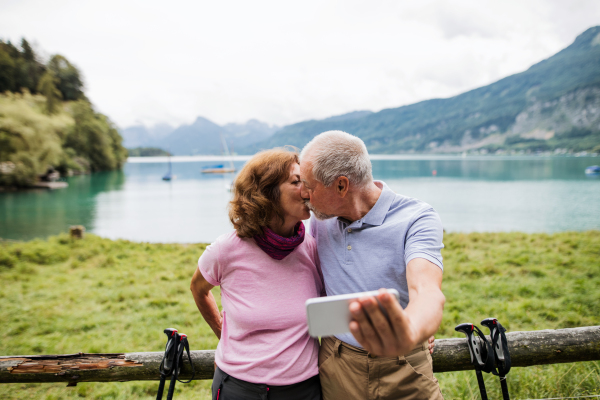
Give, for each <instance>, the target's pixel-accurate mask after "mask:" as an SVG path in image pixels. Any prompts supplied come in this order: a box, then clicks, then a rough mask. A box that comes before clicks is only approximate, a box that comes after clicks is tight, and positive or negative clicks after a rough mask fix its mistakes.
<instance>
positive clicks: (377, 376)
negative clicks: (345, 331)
mask: <svg viewBox="0 0 600 400" xmlns="http://www.w3.org/2000/svg"><path fill="white" fill-rule="evenodd" d="M432 365H433V364H432V360H431V355H430V354H429V350H428V346H427V343H423V345H421V346H419V347H417V348H416V349H414V350H413V351H411V352H410V353H408V354H407V355H406V356H404V357H375V356H371V355H369V353H367V352H366V351H365V350H363V349H361V348H358V347H354V346H350V345H349V344H346V343H344V342H342V341H341V340H339V339H336V338H335V337H326V338H322V339H321V349H320V351H319V376H320V378H321V390H322V393H323V400H338V399H339V400H355V399H356V400H366V399H369V400H375V399H377V400H387V399H407V400H409V399H415V400H417V399H418V400H422V399H427V400H443V397H442V392H441V391H440V387H439V385H438V381H437V379H435V377H434V376H433V366H432Z"/></svg>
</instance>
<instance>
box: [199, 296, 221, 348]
mask: <svg viewBox="0 0 600 400" xmlns="http://www.w3.org/2000/svg"><path fill="white" fill-rule="evenodd" d="M192 293H193V295H194V301H195V302H196V306H197V307H198V310H199V311H200V314H202V317H203V318H204V320H205V321H206V323H207V324H208V326H210V328H211V329H212V330H213V332H214V333H215V335H217V338H219V340H220V339H221V327H222V323H223V318H222V317H221V314H220V313H219V307H218V306H217V301H216V300H215V297H214V296H213V294H212V293H211V292H210V291H209V292H206V293H196V292H194V291H192Z"/></svg>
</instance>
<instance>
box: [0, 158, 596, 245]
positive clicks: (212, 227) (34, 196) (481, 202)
mask: <svg viewBox="0 0 600 400" xmlns="http://www.w3.org/2000/svg"><path fill="white" fill-rule="evenodd" d="M217 160H218V157H173V164H172V165H173V174H174V175H175V176H176V179H174V180H173V181H171V182H165V181H162V180H161V177H162V176H163V175H164V174H165V172H166V171H167V164H166V159H165V158H159V157H157V158H143V159H141V158H131V159H130V160H129V161H128V162H127V164H126V165H125V167H124V169H123V171H118V172H103V173H97V174H93V175H85V176H74V177H70V178H68V179H67V181H68V183H69V187H68V188H67V189H59V190H54V191H47V190H28V191H22V192H5V193H0V238H3V239H13V240H29V239H33V238H37V237H41V238H43V237H47V236H49V235H55V234H57V233H60V232H66V231H67V230H68V228H69V226H70V225H84V226H85V227H86V229H87V232H92V233H95V234H97V235H100V236H103V237H108V238H112V239H116V238H123V239H128V240H133V241H147V242H180V243H190V242H211V241H213V240H214V239H215V238H216V237H217V236H219V235H221V234H223V233H225V232H228V231H230V230H231V229H232V227H231V224H230V222H229V220H228V218H227V209H226V207H227V202H228V201H229V199H230V196H231V193H230V192H229V191H228V188H229V186H230V184H231V182H232V180H233V178H234V174H226V175H205V174H202V173H201V172H200V170H201V168H202V167H203V166H207V165H211V164H215V161H217ZM246 160H247V157H236V158H235V161H234V164H235V166H236V168H237V169H238V170H239V168H241V167H242V165H243V164H244V163H245V161H246ZM372 162H373V176H374V178H375V179H380V180H383V181H385V182H386V183H387V184H388V185H389V186H390V188H391V189H392V190H394V191H395V192H397V193H401V194H404V195H407V196H411V197H416V198H418V199H421V200H423V201H425V202H427V203H429V204H431V205H432V206H433V207H434V208H435V209H436V210H437V211H438V213H439V214H440V216H441V219H442V222H443V225H444V228H445V229H446V231H452V232H472V231H482V232H483V231H485V232H497V231H522V232H558V231H567V230H575V231H581V230H588V229H600V179H599V178H598V177H587V176H586V175H585V174H584V170H585V168H586V167H587V166H590V165H598V164H600V158H598V157H542V156H537V157H536V156H528V157H525V156H523V157H516V156H510V157H509V156H507V157H497V156H479V157H475V156H473V157H466V158H461V157H460V156H377V155H374V156H373V157H372ZM433 171H436V175H435V176H434V175H433Z"/></svg>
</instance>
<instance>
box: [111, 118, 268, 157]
mask: <svg viewBox="0 0 600 400" xmlns="http://www.w3.org/2000/svg"><path fill="white" fill-rule="evenodd" d="M277 129H279V128H278V127H277V126H269V125H268V124H266V123H264V122H260V121H257V120H255V119H251V120H249V121H248V122H246V123H245V124H233V123H231V124H227V125H224V126H219V125H217V124H215V123H214V122H212V121H210V120H208V119H206V118H203V117H198V118H196V120H195V121H194V122H193V123H192V124H190V125H181V126H179V127H177V128H173V127H171V126H170V125H167V124H159V125H155V126H153V127H151V128H148V127H146V126H143V125H136V126H130V127H128V128H125V129H123V130H122V135H123V138H124V145H125V147H127V148H137V147H158V148H161V149H164V150H166V151H168V152H170V153H171V154H174V155H210V154H221V151H222V150H221V147H222V145H221V139H220V136H219V134H221V135H223V138H224V139H225V140H226V141H227V144H228V146H229V147H231V148H232V149H230V150H231V151H236V149H237V148H238V147H244V146H249V145H252V144H254V143H256V142H259V141H262V140H265V139H267V138H269V137H270V136H271V135H273V133H275V132H276V131H277Z"/></svg>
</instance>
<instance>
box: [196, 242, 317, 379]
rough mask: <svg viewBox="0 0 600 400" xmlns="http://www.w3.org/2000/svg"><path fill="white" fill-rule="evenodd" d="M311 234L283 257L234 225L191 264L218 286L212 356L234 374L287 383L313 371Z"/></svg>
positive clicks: (313, 260) (314, 262)
mask: <svg viewBox="0 0 600 400" xmlns="http://www.w3.org/2000/svg"><path fill="white" fill-rule="evenodd" d="M318 262H319V257H318V255H317V246H316V242H315V239H314V238H313V237H312V236H310V235H309V234H306V236H305V238H304V242H302V244H300V245H299V246H298V247H296V249H294V251H292V252H291V253H290V254H289V255H288V256H287V257H285V258H284V259H283V260H280V261H279V260H274V259H273V258H271V257H269V256H268V255H267V254H266V253H265V252H264V251H262V250H261V249H260V248H259V247H258V246H257V245H256V242H255V241H254V239H243V238H240V237H238V236H237V235H236V233H235V231H233V232H231V233H228V234H225V235H222V236H220V237H219V238H217V240H216V241H215V242H214V243H213V244H211V245H210V246H208V247H207V248H206V250H205V251H204V253H203V254H202V256H201V257H200V259H199V260H198V268H200V272H201V273H202V275H203V276H204V278H205V279H206V280H207V281H208V282H209V283H210V284H211V285H214V286H221V305H222V306H223V327H222V332H221V340H220V342H219V345H218V346H217V351H216V355H215V361H216V363H217V365H218V366H219V368H221V370H223V371H224V372H226V373H227V374H229V375H231V376H233V377H234V378H237V379H242V380H244V381H247V382H252V383H264V384H268V385H277V386H279V385H290V384H293V383H298V382H301V381H304V380H306V379H308V378H310V377H313V376H315V375H317V374H318V373H319V371H318V369H317V359H318V353H319V343H318V341H317V340H316V339H313V338H311V337H310V336H309V335H308V326H307V323H306V309H305V306H304V303H305V301H306V300H307V299H310V298H312V297H319V296H320V295H321V292H322V291H323V283H322V282H323V281H322V275H321V272H320V267H319V266H318Z"/></svg>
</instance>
